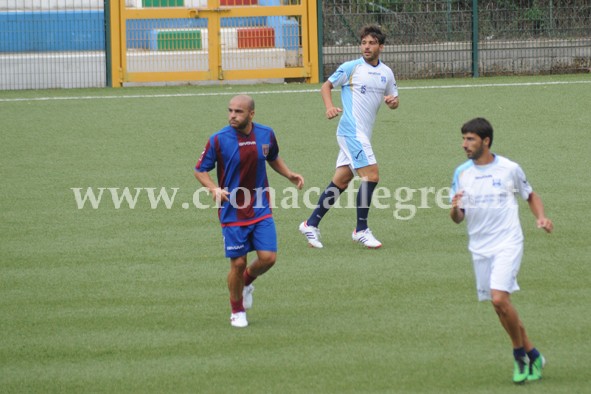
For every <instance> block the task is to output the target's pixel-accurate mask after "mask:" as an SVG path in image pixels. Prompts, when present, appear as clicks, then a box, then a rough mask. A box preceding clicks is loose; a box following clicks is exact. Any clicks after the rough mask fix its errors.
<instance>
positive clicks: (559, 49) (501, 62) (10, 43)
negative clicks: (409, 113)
mask: <svg viewBox="0 0 591 394" xmlns="http://www.w3.org/2000/svg"><path fill="white" fill-rule="evenodd" d="M109 1H110V0H0V90H16V89H41V88H70V87H100V86H105V85H106V84H107V78H106V73H107V71H106V70H107V64H106V62H107V60H106V53H107V52H106V45H105V36H106V35H107V33H108V32H107V31H106V30H105V22H106V21H107V18H106V17H105V13H104V4H109ZM229 1H230V0H229ZM232 1H234V0H232ZM244 1H247V0H244ZM248 1H251V0H248ZM299 1H300V0H281V4H285V5H289V4H299ZM199 3H200V1H199V0H125V4H126V6H128V7H136V6H139V5H140V4H141V5H144V6H149V5H154V4H158V5H162V4H166V5H173V6H180V5H182V4H184V5H188V4H189V5H190V4H199ZM475 7H476V8H475ZM319 9H320V10H321V11H322V16H321V18H320V19H319V20H320V21H321V24H322V26H321V27H322V29H321V31H322V33H323V34H322V38H321V43H319V45H321V46H322V50H321V54H322V56H321V65H322V69H321V71H322V74H323V75H321V79H324V78H326V77H327V76H328V75H330V74H331V73H332V72H334V70H336V68H337V67H338V66H339V65H340V64H341V63H343V62H344V61H347V60H351V59H354V58H357V57H359V56H360V51H359V45H358V43H359V37H357V32H358V30H359V29H360V27H361V26H362V25H364V24H367V23H377V24H379V25H381V26H382V27H383V28H384V30H385V31H386V33H387V35H388V38H387V42H386V47H385V50H384V52H383V55H382V60H383V61H384V62H386V63H387V64H389V65H390V66H391V67H392V68H393V69H394V71H395V72H396V76H397V78H399V79H421V78H448V77H466V76H479V75H482V76H492V75H527V74H549V73H555V74H565V73H588V72H590V71H591V0H563V1H558V0H494V1H493V0H480V1H476V0H319ZM475 16H476V17H475ZM132 30H133V29H131V30H130V31H132ZM128 34H130V32H128ZM296 38H297V37H296Z"/></svg>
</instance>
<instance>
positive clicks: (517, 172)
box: [450, 155, 533, 256]
mask: <svg viewBox="0 0 591 394" xmlns="http://www.w3.org/2000/svg"><path fill="white" fill-rule="evenodd" d="M461 190H463V191H464V196H463V198H462V202H461V207H462V209H464V212H465V219H466V225H467V230H468V235H469V238H470V240H469V245H468V248H469V249H470V251H471V252H472V253H477V254H480V255H483V256H488V255H489V254H491V253H495V252H497V251H499V250H500V249H502V248H503V247H504V246H506V245H515V244H518V243H521V242H522V241H523V232H522V230H521V224H520V222H519V205H518V201H517V196H521V198H523V199H524V200H527V199H528V198H529V195H530V194H531V193H532V192H533V190H532V187H531V185H530V184H529V182H528V181H527V179H526V177H525V173H524V172H523V170H522V169H521V167H520V166H519V164H517V163H515V162H513V161H511V160H509V159H507V158H505V157H502V156H498V155H495V159H494V161H493V162H492V163H490V164H488V165H485V166H478V165H475V164H474V162H473V161H472V160H468V161H467V162H465V163H464V164H462V165H460V166H459V167H458V168H457V169H456V171H455V173H454V177H453V182H452V187H451V194H450V195H451V198H453V196H454V195H455V194H456V193H458V192H459V191H461Z"/></svg>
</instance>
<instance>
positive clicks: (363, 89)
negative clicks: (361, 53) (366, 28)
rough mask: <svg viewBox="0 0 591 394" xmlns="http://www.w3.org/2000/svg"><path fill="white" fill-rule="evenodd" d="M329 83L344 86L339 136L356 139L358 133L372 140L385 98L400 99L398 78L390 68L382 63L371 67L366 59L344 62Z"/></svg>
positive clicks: (338, 128)
mask: <svg viewBox="0 0 591 394" xmlns="http://www.w3.org/2000/svg"><path fill="white" fill-rule="evenodd" d="M328 80H329V81H330V83H332V85H333V87H339V86H340V87H341V102H342V104H343V115H342V117H341V119H340V121H339V126H338V127H337V135H338V136H343V137H356V136H357V135H358V134H359V133H362V134H364V135H365V136H366V138H367V139H368V140H371V133H372V130H373V124H374V122H375V119H376V115H377V113H378V110H379V109H380V105H382V103H383V102H384V96H389V95H394V96H398V87H397V86H396V79H395V78H394V73H393V72H392V70H391V69H390V67H388V66H386V65H385V64H384V63H382V62H381V61H380V62H379V63H378V65H377V66H372V65H371V64H368V63H367V62H366V61H365V60H364V59H363V57H361V58H359V59H357V60H352V61H349V62H346V63H343V64H342V65H341V66H340V67H339V68H338V69H337V70H336V71H335V72H334V74H332V75H331V76H330V77H329V78H328Z"/></svg>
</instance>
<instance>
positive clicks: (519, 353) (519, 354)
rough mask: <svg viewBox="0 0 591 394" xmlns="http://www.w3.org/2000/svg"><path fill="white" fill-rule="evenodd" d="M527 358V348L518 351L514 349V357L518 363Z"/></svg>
mask: <svg viewBox="0 0 591 394" xmlns="http://www.w3.org/2000/svg"><path fill="white" fill-rule="evenodd" d="M525 356H527V354H526V353H525V348H523V347H520V348H517V349H513V357H514V358H515V360H517V361H522V360H523V359H524V358H525Z"/></svg>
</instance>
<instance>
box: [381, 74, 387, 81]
mask: <svg viewBox="0 0 591 394" xmlns="http://www.w3.org/2000/svg"><path fill="white" fill-rule="evenodd" d="M380 80H381V81H382V83H386V77H384V76H383V75H382V77H381V78H380Z"/></svg>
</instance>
